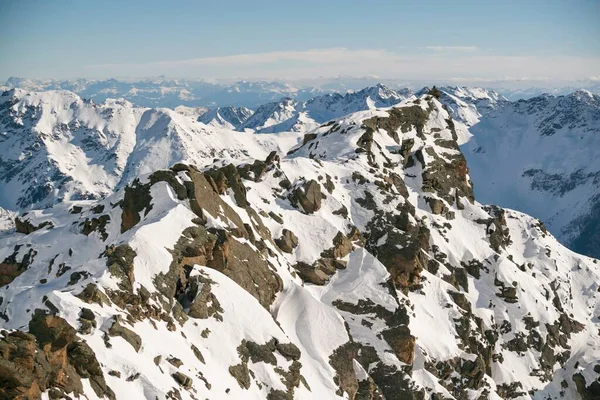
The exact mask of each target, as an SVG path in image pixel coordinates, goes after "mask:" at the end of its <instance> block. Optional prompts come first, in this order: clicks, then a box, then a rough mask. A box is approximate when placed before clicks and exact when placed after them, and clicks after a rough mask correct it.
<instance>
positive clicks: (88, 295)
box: [76, 283, 110, 306]
mask: <svg viewBox="0 0 600 400" xmlns="http://www.w3.org/2000/svg"><path fill="white" fill-rule="evenodd" d="M76 297H78V298H80V299H81V300H83V301H85V302H86V303H88V304H91V303H96V304H99V305H101V306H103V305H110V300H109V299H108V297H107V296H106V295H105V294H104V293H102V291H100V289H98V286H97V285H96V284H94V283H88V285H87V286H86V287H85V289H83V290H82V291H81V293H79V294H77V295H76Z"/></svg>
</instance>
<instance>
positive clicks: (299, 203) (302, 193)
mask: <svg viewBox="0 0 600 400" xmlns="http://www.w3.org/2000/svg"><path fill="white" fill-rule="evenodd" d="M321 199H322V193H321V186H320V185H319V183H318V182H317V181H315V180H314V179H311V180H310V181H308V182H306V183H305V184H304V185H302V186H300V187H298V188H296V190H294V192H293V193H292V194H291V195H290V201H291V202H292V204H294V205H295V206H296V207H300V209H301V210H302V211H304V212H305V213H306V214H312V213H314V212H316V211H318V210H319V209H320V208H321Z"/></svg>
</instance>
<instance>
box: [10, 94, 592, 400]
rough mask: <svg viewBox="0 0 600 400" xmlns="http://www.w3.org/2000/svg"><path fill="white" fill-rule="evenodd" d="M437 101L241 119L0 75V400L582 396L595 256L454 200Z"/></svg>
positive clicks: (296, 108) (463, 139) (456, 135)
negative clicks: (45, 88) (93, 96)
mask: <svg viewBox="0 0 600 400" xmlns="http://www.w3.org/2000/svg"><path fill="white" fill-rule="evenodd" d="M378 93H381V88H379V89H378ZM438 95H440V93H437V92H436V91H434V90H432V91H430V92H427V93H423V94H421V95H419V96H407V98H405V99H400V98H395V97H388V98H389V99H390V100H389V102H387V103H386V102H384V103H383V104H381V103H377V101H376V99H375V98H373V97H371V96H370V95H369V96H368V97H369V99H371V101H373V102H374V103H373V104H371V105H369V106H368V107H367V106H365V107H364V108H362V109H361V110H357V109H356V108H354V106H353V104H354V103H353V102H352V101H349V102H347V103H337V104H347V106H345V105H340V106H339V107H340V108H339V110H340V111H339V113H340V114H341V113H342V112H343V113H346V114H347V115H346V114H342V115H339V114H336V115H334V116H332V117H330V115H318V114H316V113H314V112H313V111H311V110H313V109H312V108H311V105H310V104H312V103H310V102H307V103H304V104H302V105H299V104H298V103H294V102H293V101H292V102H289V101H284V102H282V103H281V104H283V103H285V105H284V106H282V107H281V108H278V110H281V111H280V112H278V114H277V113H276V114H277V115H280V116H281V115H284V114H285V115H288V114H289V115H292V116H293V115H296V114H297V115H298V117H292V120H293V121H296V122H294V124H292V125H295V124H296V123H298V121H308V118H309V117H310V119H311V122H310V125H314V126H315V127H314V129H311V130H310V131H308V132H302V133H300V132H291V133H282V134H265V135H257V134H254V133H252V132H251V131H246V132H240V131H234V130H231V129H228V128H223V127H215V126H210V125H207V124H205V123H203V122H199V121H198V120H197V118H198V114H197V113H196V111H194V110H191V109H188V110H187V111H186V112H184V111H185V110H183V111H182V109H179V110H178V111H173V110H170V109H165V108H156V109H155V108H144V107H137V106H133V105H132V104H131V103H129V102H127V101H123V100H119V101H113V100H111V101H107V102H105V103H102V104H95V103H93V102H91V101H88V100H82V99H81V98H79V97H78V96H77V95H75V94H72V93H70V92H65V91H49V92H43V93H36V92H27V91H24V90H11V91H8V92H5V93H4V94H3V96H2V100H1V104H0V108H1V111H0V112H1V120H0V124H1V128H0V133H1V136H0V151H1V153H0V160H1V163H0V168H1V170H0V176H1V177H2V186H1V193H2V198H1V202H0V206H1V207H3V208H5V209H7V210H21V211H19V212H18V213H17V214H13V211H3V210H0V211H1V212H0V223H1V225H0V227H1V228H0V285H1V288H0V328H1V331H0V334H1V335H0V336H1V338H0V382H1V384H0V398H2V399H39V398H51V399H54V398H67V396H68V398H87V399H96V398H105V399H143V398H148V399H155V398H158V399H164V398H170V399H264V398H266V399H271V400H274V399H337V398H339V399H342V398H346V399H530V398H533V399H540V400H541V399H596V398H598V396H600V381H599V378H600V362H599V360H600V318H599V317H600V301H599V300H600V291H599V287H600V286H599V284H600V263H598V260H596V259H593V258H589V257H586V256H582V255H578V254H576V253H574V252H572V251H570V250H568V249H567V248H565V247H563V246H562V245H561V244H560V243H559V242H558V241H557V240H556V239H555V238H554V237H553V236H552V234H551V233H550V232H549V231H548V230H547V229H546V227H545V226H544V224H543V223H542V222H541V221H540V220H539V219H536V218H533V217H530V216H528V215H526V214H522V213H520V212H517V211H513V210H511V209H505V208H501V207H498V206H493V205H483V204H481V203H480V202H479V201H478V199H477V195H478V193H479V192H478V191H475V192H474V190H473V189H474V185H473V183H472V180H471V173H470V170H469V167H468V166H467V161H466V160H465V157H464V156H463V154H462V153H461V148H460V147H459V146H461V145H463V146H466V147H465V148H466V149H470V146H474V145H475V142H474V141H473V140H477V143H478V146H482V147H483V150H482V151H481V153H483V151H488V153H489V152H490V151H491V147H490V146H491V142H490V141H491V140H492V139H491V138H488V139H487V140H488V141H485V140H486V137H485V136H484V135H483V134H482V133H481V132H480V131H478V130H477V129H476V130H474V131H473V130H472V132H473V134H474V139H473V138H471V134H470V133H469V131H468V129H467V126H466V125H465V124H463V123H462V122H461V121H460V120H459V119H455V118H453V114H454V115H456V114H455V113H452V112H449V111H452V110H451V108H450V107H449V106H445V105H443V104H442V103H441V102H440V101H439V100H438ZM585 96H587V95H585V94H582V93H580V94H576V95H574V97H573V98H568V99H566V100H565V99H562V98H561V99H558V100H556V99H553V98H547V102H548V103H551V104H552V105H553V106H555V107H558V104H557V103H560V102H563V101H573V102H578V104H579V102H581V104H587V103H589V102H592V101H596V100H594V99H595V98H591V97H589V96H588V97H589V98H588V97H585ZM439 97H440V98H441V96H439ZM332 99H334V100H335V98H334V96H332ZM344 102H346V100H344ZM309 103H310V104H309ZM527 104H535V102H534V103H517V104H516V105H514V107H515V109H516V110H519V109H521V107H526V106H527ZM390 106H393V107H390ZM361 107H362V106H361ZM380 107H382V108H380ZM538 107H539V106H538ZM274 108H276V107H274ZM501 109H502V110H504V108H501ZM540 109H542V110H546V109H547V108H546V107H540ZM478 110H479V108H478ZM536 110H537V108H536ZM229 111H231V112H233V110H229ZM229 111H227V112H223V113H221V111H219V112H218V113H216V114H218V115H219V116H220V117H222V118H224V119H228V120H230V119H229V118H230V117H231V113H230V112H229ZM237 111H238V113H236V118H238V117H239V118H240V119H242V117H243V116H244V115H246V114H245V113H244V112H243V111H242V112H239V111H240V110H239V109H238V110H237ZM257 113H258V111H257V112H256V113H254V114H253V115H252V116H251V117H249V118H247V119H246V120H245V121H244V122H243V123H242V125H241V126H247V125H246V124H250V123H251V121H256V119H255V118H254V117H255V116H256V115H257ZM286 113H287V114H286ZM216 114H215V115H216ZM265 114H266V113H265ZM481 115H483V113H481ZM518 115H520V114H518V113H517V112H516V111H515V117H516V116H518ZM536 115H537V114H536ZM579 115H584V116H585V114H578V116H574V117H573V118H574V119H573V120H569V121H562V120H561V121H552V123H551V124H549V125H545V126H548V129H552V130H553V133H552V134H550V135H547V136H544V137H543V138H542V139H544V140H545V139H553V138H554V140H557V141H556V142H554V141H553V142H550V141H549V142H548V144H547V146H548V147H551V146H560V145H561V143H563V142H561V141H558V140H559V138H561V137H563V129H567V127H569V126H571V125H573V124H574V125H573V126H575V125H577V126H579V125H580V124H581V121H580V120H579ZM304 117H306V118H307V119H306V120H305V119H303V118H304ZM215 118H217V117H216V116H215ZM331 118H333V119H331ZM523 118H525V117H523ZM323 119H331V120H329V121H328V122H326V123H321V122H320V121H322V120H323ZM213 120H214V119H213ZM262 120H263V121H267V120H268V119H266V120H265V119H262ZM287 120H289V118H288V119H286V121H287ZM489 121H494V120H493V119H491V120H489ZM281 122H283V119H281V120H278V121H275V122H274V123H273V124H271V123H270V122H269V124H271V125H268V126H275V125H276V124H278V123H281ZM482 123H483V122H481V121H480V122H479V123H473V124H471V125H472V128H477V127H478V126H480V125H481V124H482ZM486 123H488V124H491V122H486ZM532 123H534V122H532ZM554 123H556V124H560V125H561V127H560V128H559V127H557V126H554V125H553V124H554ZM307 125H309V124H307ZM259 126H262V127H265V128H266V127H267V125H266V124H264V123H263V124H262V125H261V124H258V125H253V129H254V128H255V127H259ZM288 126H289V125H288ZM238 129H239V128H238ZM267 131H268V130H267ZM548 132H549V131H548ZM490 135H491V134H490ZM510 135H511V133H510V132H508V133H505V136H507V139H508V138H510ZM542 139H540V140H542ZM567 139H568V140H575V138H573V137H570V136H569V137H568V138H567V137H565V138H564V139H561V140H567ZM579 140H587V139H585V138H584V139H579ZM480 141H481V142H480ZM506 143H507V144H506V146H510V144H508V142H506ZM535 145H536V144H535V143H533V144H532V146H535ZM584 147H585V146H581V147H580V148H582V149H583V148H584ZM528 148H529V149H530V153H529V154H528V155H529V157H535V154H531V149H535V147H528ZM475 154H480V153H475ZM499 154H504V153H502V152H501V153H499ZM472 155H473V152H472V151H471V152H469V157H468V160H469V161H470V160H471V156H472ZM561 155H562V156H563V157H570V158H573V160H575V158H576V157H577V155H575V154H565V153H562V154H561ZM520 157H524V155H518V154H517V155H514V156H513V158H511V160H519V159H520ZM492 160H494V159H492ZM588 161H589V160H588ZM573 162H574V161H573ZM475 163H476V161H475ZM531 164H532V167H531V168H532V169H533V170H538V169H540V170H541V171H542V172H532V174H533V175H535V174H537V176H538V177H539V176H543V177H545V178H544V180H542V181H541V182H548V185H551V186H552V188H550V189H548V190H546V189H544V190H546V191H550V192H551V193H555V189H553V188H554V185H555V184H556V182H557V180H556V179H553V178H547V177H546V175H544V174H556V173H557V172H556V170H554V169H552V168H551V166H552V165H551V164H548V166H544V168H542V167H541V166H535V165H534V163H531ZM476 165H477V168H480V167H481V166H480V165H479V164H476ZM499 165H501V166H498V168H513V165H509V166H506V165H503V164H499ZM514 168H516V167H514ZM482 171H485V170H483V169H482ZM540 174H541V175H540ZM581 174H582V175H581V176H584V175H585V176H587V175H586V174H588V171H582V173H581ZM552 176H554V175H550V177H552ZM561 179H562V178H561ZM582 179H583V178H582ZM585 179H587V180H586V182H588V180H589V182H591V181H593V179H594V178H593V177H592V178H585ZM558 180H559V181H560V179H558ZM586 185H588V186H590V187H591V184H587V183H586ZM475 187H476V186H475ZM557 187H562V186H557ZM582 190H583V189H582ZM586 190H587V189H586ZM13 219H14V226H13V225H12V222H13Z"/></svg>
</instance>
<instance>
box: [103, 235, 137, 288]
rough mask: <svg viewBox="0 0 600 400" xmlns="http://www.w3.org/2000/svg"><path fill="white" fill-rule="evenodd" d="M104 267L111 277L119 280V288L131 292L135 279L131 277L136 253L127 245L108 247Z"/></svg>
mask: <svg viewBox="0 0 600 400" xmlns="http://www.w3.org/2000/svg"><path fill="white" fill-rule="evenodd" d="M105 253H106V256H107V260H106V265H107V266H108V271H109V272H110V273H111V275H113V276H115V277H116V278H117V279H119V280H120V282H119V287H120V288H121V289H122V290H125V291H128V292H131V291H132V290H133V284H134V282H135V277H134V275H133V260H134V258H135V256H136V255H137V254H136V252H135V251H134V250H133V249H132V248H131V247H130V246H129V245H127V244H122V245H119V246H117V247H114V246H110V247H108V248H107V249H106V252H105Z"/></svg>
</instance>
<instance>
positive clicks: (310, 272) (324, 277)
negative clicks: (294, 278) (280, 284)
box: [294, 262, 329, 285]
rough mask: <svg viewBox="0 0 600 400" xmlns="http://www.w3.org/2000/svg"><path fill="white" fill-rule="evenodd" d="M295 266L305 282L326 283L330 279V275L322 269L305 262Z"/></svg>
mask: <svg viewBox="0 0 600 400" xmlns="http://www.w3.org/2000/svg"><path fill="white" fill-rule="evenodd" d="M294 268H295V269H296V271H298V275H299V276H300V278H301V279H302V280H303V281H305V282H310V283H314V284H315V285H324V284H325V283H327V281H328V280H329V275H328V274H326V273H325V272H324V271H323V270H322V269H320V268H316V267H314V266H312V265H309V264H306V263H304V262H299V263H297V264H296V265H295V266H294Z"/></svg>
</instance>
